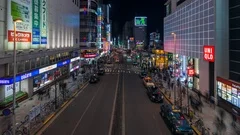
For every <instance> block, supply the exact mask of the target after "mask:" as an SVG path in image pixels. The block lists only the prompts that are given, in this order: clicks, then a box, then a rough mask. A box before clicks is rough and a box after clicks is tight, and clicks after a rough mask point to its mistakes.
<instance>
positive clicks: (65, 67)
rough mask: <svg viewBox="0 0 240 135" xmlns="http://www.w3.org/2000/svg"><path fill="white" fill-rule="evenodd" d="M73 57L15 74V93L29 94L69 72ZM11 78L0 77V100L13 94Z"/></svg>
mask: <svg viewBox="0 0 240 135" xmlns="http://www.w3.org/2000/svg"><path fill="white" fill-rule="evenodd" d="M75 59H80V58H73V59H69V60H65V61H61V62H58V63H56V64H53V65H50V66H47V67H44V68H40V69H36V70H33V71H30V72H27V73H24V74H20V75H17V76H16V95H18V94H19V95H24V94H28V95H29V96H31V95H32V94H33V93H34V92H37V90H39V89H40V88H42V87H43V86H46V85H47V84H49V83H51V82H52V81H54V79H56V78H58V77H61V76H62V75H65V74H68V73H69V64H70V63H71V60H72V61H73V62H74V61H76V60H75ZM12 87H13V78H0V102H1V101H3V100H5V99H6V98H8V97H11V96H12V94H13V89H12Z"/></svg>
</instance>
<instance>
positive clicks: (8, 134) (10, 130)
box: [2, 125, 26, 135]
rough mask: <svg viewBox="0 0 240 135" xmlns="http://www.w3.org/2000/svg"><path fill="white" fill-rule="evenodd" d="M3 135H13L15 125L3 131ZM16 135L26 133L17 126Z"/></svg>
mask: <svg viewBox="0 0 240 135" xmlns="http://www.w3.org/2000/svg"><path fill="white" fill-rule="evenodd" d="M2 135H13V125H9V126H8V128H7V130H6V131H5V132H3V134H2ZM15 135H26V134H24V133H23V132H22V131H21V130H19V128H18V127H17V128H16V130H15Z"/></svg>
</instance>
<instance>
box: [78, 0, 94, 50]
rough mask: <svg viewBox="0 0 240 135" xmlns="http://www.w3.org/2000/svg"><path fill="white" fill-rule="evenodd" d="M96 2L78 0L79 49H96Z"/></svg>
mask: <svg viewBox="0 0 240 135" xmlns="http://www.w3.org/2000/svg"><path fill="white" fill-rule="evenodd" d="M97 16H98V0H80V28H81V29H80V48H82V49H96V47H97V44H96V42H97Z"/></svg>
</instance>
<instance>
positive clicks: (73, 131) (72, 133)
mask: <svg viewBox="0 0 240 135" xmlns="http://www.w3.org/2000/svg"><path fill="white" fill-rule="evenodd" d="M101 84H103V83H101ZM101 84H100V86H101ZM100 88H101V87H98V88H97V92H96V93H95V95H94V96H93V97H92V99H91V101H90V102H89V103H88V105H87V108H86V109H85V110H84V112H83V114H82V116H81V117H80V119H79V120H78V122H77V124H76V125H75V127H74V129H73V130H72V132H71V135H74V133H75V131H76V130H77V127H78V126H79V124H80V123H81V121H82V119H83V117H84V115H85V114H86V112H87V111H88V109H89V107H90V106H91V104H92V102H93V100H94V99H95V97H96V96H97V94H98V92H99V90H100Z"/></svg>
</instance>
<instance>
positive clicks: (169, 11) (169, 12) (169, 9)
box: [166, 2, 171, 15]
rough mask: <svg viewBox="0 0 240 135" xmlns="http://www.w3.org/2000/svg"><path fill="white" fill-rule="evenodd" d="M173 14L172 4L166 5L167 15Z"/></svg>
mask: <svg viewBox="0 0 240 135" xmlns="http://www.w3.org/2000/svg"><path fill="white" fill-rule="evenodd" d="M169 14H171V2H169V3H168V4H167V5H166V15H169Z"/></svg>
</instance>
